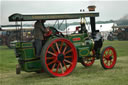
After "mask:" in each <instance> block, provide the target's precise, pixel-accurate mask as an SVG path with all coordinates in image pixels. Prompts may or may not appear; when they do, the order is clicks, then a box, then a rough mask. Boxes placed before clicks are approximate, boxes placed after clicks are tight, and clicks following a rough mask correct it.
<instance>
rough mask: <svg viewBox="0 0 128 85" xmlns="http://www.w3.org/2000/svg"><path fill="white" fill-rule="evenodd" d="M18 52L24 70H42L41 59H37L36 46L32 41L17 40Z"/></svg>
mask: <svg viewBox="0 0 128 85" xmlns="http://www.w3.org/2000/svg"><path fill="white" fill-rule="evenodd" d="M16 54H18V58H19V63H20V65H21V69H22V70H23V71H27V72H30V71H37V70H41V61H40V60H39V59H38V60H37V57H36V56H35V48H34V47H33V45H32V42H17V43H16ZM23 61H24V62H23Z"/></svg>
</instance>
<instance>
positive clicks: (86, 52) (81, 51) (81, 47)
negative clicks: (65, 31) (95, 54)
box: [66, 33, 94, 60]
mask: <svg viewBox="0 0 128 85" xmlns="http://www.w3.org/2000/svg"><path fill="white" fill-rule="evenodd" d="M66 38H67V39H68V40H70V41H71V42H72V43H73V44H74V46H75V47H76V49H77V54H78V58H81V57H85V56H90V51H91V50H92V49H93V47H94V41H93V40H87V38H88V34H87V33H81V34H71V35H69V36H68V37H66ZM74 38H80V40H78V41H73V39H74ZM78 60H80V59H78Z"/></svg>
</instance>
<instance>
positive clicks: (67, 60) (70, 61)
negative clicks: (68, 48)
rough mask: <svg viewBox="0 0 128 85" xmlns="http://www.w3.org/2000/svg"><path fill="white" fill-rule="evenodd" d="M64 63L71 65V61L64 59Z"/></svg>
mask: <svg viewBox="0 0 128 85" xmlns="http://www.w3.org/2000/svg"><path fill="white" fill-rule="evenodd" d="M64 61H65V62H67V63H70V64H72V62H71V61H69V60H66V59H64Z"/></svg>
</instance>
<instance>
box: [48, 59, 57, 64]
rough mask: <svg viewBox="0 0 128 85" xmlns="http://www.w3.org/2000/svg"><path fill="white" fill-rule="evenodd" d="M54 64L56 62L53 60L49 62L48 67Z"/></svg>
mask: <svg viewBox="0 0 128 85" xmlns="http://www.w3.org/2000/svg"><path fill="white" fill-rule="evenodd" d="M55 62H56V60H53V61H51V62H49V63H48V65H51V64H53V63H55Z"/></svg>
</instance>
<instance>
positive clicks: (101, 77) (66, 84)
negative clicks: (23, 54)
mask: <svg viewBox="0 0 128 85" xmlns="http://www.w3.org/2000/svg"><path fill="white" fill-rule="evenodd" d="M110 45H111V46H113V47H115V49H116V51H117V55H118V59H117V63H116V65H115V67H114V68H113V69H110V70H104V69H103V68H102V67H101V65H100V61H99V60H96V61H95V63H94V64H93V66H91V67H88V68H85V67H83V66H82V65H81V64H80V63H78V64H77V66H76V69H75V70H74V71H73V72H72V74H70V75H69V76H66V77H57V78H53V77H50V76H49V75H48V74H47V73H41V74H37V73H34V72H32V73H26V72H22V73H21V74H20V75H16V74H15V66H16V64H17V60H16V58H15V55H14V50H12V49H8V48H7V47H6V46H0V85H128V41H112V42H110V41H105V42H104V46H103V47H105V46H110Z"/></svg>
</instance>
